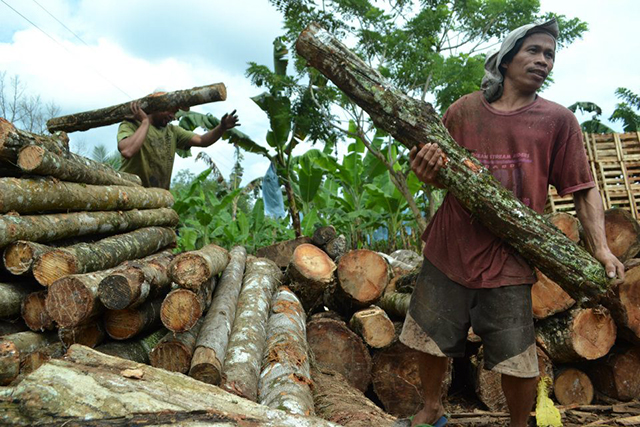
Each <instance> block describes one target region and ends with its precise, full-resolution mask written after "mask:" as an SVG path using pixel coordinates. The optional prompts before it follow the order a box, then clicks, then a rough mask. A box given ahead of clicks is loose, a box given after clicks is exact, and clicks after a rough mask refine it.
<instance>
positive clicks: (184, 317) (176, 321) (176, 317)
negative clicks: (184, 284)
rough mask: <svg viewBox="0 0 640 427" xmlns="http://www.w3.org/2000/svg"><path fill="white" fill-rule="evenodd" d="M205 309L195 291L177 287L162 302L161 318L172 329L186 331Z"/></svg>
mask: <svg viewBox="0 0 640 427" xmlns="http://www.w3.org/2000/svg"><path fill="white" fill-rule="evenodd" d="M203 309H204V307H202V306H201V304H200V300H199V299H198V296H197V295H196V294H195V293H193V292H192V291H190V290H188V289H176V290H174V291H172V292H171V293H169V295H167V297H166V298H165V299H164V301H163V302H162V307H161V309H160V319H161V320H162V324H163V325H164V326H165V327H166V328H167V329H169V330H170V331H173V332H184V331H188V330H189V329H191V328H192V327H193V325H195V324H196V322H197V321H198V319H199V318H200V317H201V316H202V311H203Z"/></svg>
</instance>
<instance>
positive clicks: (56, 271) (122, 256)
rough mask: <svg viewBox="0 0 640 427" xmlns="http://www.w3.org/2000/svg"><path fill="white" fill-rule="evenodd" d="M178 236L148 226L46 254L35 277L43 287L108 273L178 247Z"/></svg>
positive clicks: (36, 267)
mask: <svg viewBox="0 0 640 427" xmlns="http://www.w3.org/2000/svg"><path fill="white" fill-rule="evenodd" d="M175 242H176V233H175V231H174V230H173V229H171V228H166V227H145V228H140V229H138V230H134V231H130V232H128V233H124V234H118V235H115V236H111V237H107V238H104V239H102V240H98V241H96V242H93V243H78V244H76V245H72V246H68V247H65V248H58V249H56V250H53V251H49V252H46V253H44V254H42V255H41V256H40V257H39V258H37V259H36V262H35V263H34V265H33V277H35V278H36V280H37V281H38V283H40V284H41V285H43V286H50V285H51V284H52V283H53V282H55V281H56V280H58V279H60V278H62V277H65V276H68V275H70V274H82V273H91V272H93V271H99V270H106V269H108V268H112V267H115V266H117V265H118V264H120V263H122V262H124V261H127V260H133V259H138V258H142V257H146V256H148V255H150V254H153V253H156V252H158V251H159V250H160V249H163V248H166V247H167V246H171V245H174V244H175Z"/></svg>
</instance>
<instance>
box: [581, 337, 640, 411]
mask: <svg viewBox="0 0 640 427" xmlns="http://www.w3.org/2000/svg"><path fill="white" fill-rule="evenodd" d="M588 374H589V377H590V378H591V380H592V381H593V385H594V387H595V388H596V390H598V391H599V392H600V393H603V394H604V395H606V396H609V397H612V398H614V399H617V400H623V401H628V400H632V399H636V398H638V397H640V347H633V348H630V349H627V350H623V351H615V352H611V354H609V355H608V356H607V357H606V359H604V360H599V361H598V362H597V363H594V364H593V365H591V368H590V369H589V371H588Z"/></svg>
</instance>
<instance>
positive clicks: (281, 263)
mask: <svg viewBox="0 0 640 427" xmlns="http://www.w3.org/2000/svg"><path fill="white" fill-rule="evenodd" d="M303 243H312V240H311V238H309V237H307V236H302V237H298V238H297V239H293V240H287V241H284V242H278V243H276V244H273V245H271V246H265V247H263V248H259V249H258V250H257V251H256V256H257V257H260V258H267V259H270V260H271V261H273V262H275V263H276V265H277V266H278V267H280V268H286V267H287V266H289V262H290V261H291V257H292V256H293V251H295V250H296V248H297V247H298V246H300V245H302V244H303Z"/></svg>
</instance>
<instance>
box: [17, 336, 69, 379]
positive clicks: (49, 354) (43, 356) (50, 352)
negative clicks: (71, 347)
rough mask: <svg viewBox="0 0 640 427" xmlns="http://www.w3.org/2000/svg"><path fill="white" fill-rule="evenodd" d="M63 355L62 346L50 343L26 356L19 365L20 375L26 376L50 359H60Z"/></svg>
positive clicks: (57, 342) (57, 343) (63, 349)
mask: <svg viewBox="0 0 640 427" xmlns="http://www.w3.org/2000/svg"><path fill="white" fill-rule="evenodd" d="M64 353H65V348H64V345H63V344H62V343H61V342H59V341H56V342H52V343H51V344H48V345H45V346H43V347H40V348H38V349H37V350H34V351H32V352H31V353H29V354H27V355H26V356H25V357H24V358H23V359H22V362H21V363H20V375H27V374H30V373H31V372H33V371H35V370H36V369H38V368H39V367H40V366H42V365H44V364H45V363H46V362H47V361H49V359H51V358H58V359H59V358H61V357H62V356H63V355H64Z"/></svg>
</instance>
